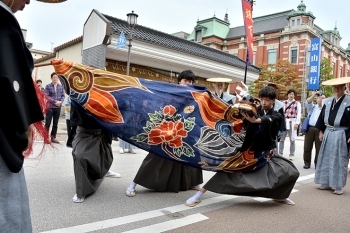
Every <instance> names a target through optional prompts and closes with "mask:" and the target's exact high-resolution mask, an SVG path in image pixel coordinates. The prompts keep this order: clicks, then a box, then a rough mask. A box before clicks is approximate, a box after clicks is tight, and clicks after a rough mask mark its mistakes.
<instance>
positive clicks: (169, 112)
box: [163, 105, 176, 116]
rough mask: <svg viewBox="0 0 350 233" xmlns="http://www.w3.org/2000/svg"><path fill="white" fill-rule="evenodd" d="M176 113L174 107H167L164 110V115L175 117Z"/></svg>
mask: <svg viewBox="0 0 350 233" xmlns="http://www.w3.org/2000/svg"><path fill="white" fill-rule="evenodd" d="M175 112H176V108H175V107H174V106H172V105H167V106H165V107H164V108H163V113H164V115H168V116H173V115H174V114H175Z"/></svg>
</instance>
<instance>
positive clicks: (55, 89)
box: [45, 73, 64, 143]
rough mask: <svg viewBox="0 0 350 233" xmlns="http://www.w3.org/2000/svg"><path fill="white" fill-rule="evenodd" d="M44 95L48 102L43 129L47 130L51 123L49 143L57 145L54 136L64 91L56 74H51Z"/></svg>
mask: <svg viewBox="0 0 350 233" xmlns="http://www.w3.org/2000/svg"><path fill="white" fill-rule="evenodd" d="M45 93H46V95H47V96H48V97H49V100H50V103H49V104H50V107H49V111H47V113H46V118H45V127H46V129H47V130H49V129H50V125H51V121H52V129H51V141H52V142H53V143H59V142H58V140H57V139H56V134H57V125H58V119H59V117H60V113H61V106H62V103H63V101H64V91H63V87H62V85H61V84H59V83H58V75H57V74H56V73H52V74H51V83H50V84H47V85H46V87H45Z"/></svg>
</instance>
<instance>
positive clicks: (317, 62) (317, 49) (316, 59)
mask: <svg viewBox="0 0 350 233" xmlns="http://www.w3.org/2000/svg"><path fill="white" fill-rule="evenodd" d="M321 48H322V39H321V38H318V37H316V38H312V39H311V48H310V75H309V85H308V89H309V90H318V88H319V85H320V66H321V50H322V49H321Z"/></svg>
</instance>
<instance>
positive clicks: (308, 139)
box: [303, 91, 326, 169]
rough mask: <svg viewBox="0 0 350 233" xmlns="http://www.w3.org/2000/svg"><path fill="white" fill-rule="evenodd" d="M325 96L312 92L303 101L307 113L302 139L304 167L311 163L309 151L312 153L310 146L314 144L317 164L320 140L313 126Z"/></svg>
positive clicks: (307, 167)
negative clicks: (307, 127)
mask: <svg viewBox="0 0 350 233" xmlns="http://www.w3.org/2000/svg"><path fill="white" fill-rule="evenodd" d="M315 97H317V99H316V102H317V103H316V104H314V103H313V102H312V101H313V100H314V98H315ZM325 98H326V96H325V95H324V94H322V93H321V92H319V91H317V92H314V93H313V94H312V95H311V96H310V97H309V98H307V99H306V101H305V107H306V109H307V112H308V113H309V114H308V115H309V129H308V130H307V131H306V133H305V140H304V156H303V157H304V168H305V169H309V168H310V164H311V153H312V147H313V146H314V144H315V150H316V154H315V159H314V164H315V167H316V164H317V158H318V153H319V151H320V147H321V141H320V139H319V137H318V134H319V130H318V129H317V128H316V127H315V125H316V122H317V119H318V117H319V115H320V113H321V110H322V100H323V99H325Z"/></svg>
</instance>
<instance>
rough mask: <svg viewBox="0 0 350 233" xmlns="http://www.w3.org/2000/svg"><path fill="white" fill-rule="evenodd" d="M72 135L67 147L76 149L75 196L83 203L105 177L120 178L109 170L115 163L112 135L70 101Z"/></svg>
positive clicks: (74, 155)
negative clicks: (70, 146)
mask: <svg viewBox="0 0 350 233" xmlns="http://www.w3.org/2000/svg"><path fill="white" fill-rule="evenodd" d="M70 114H71V116H70V121H71V122H70V123H71V127H72V129H71V132H70V135H69V138H68V142H67V145H68V146H69V145H70V144H71V145H72V147H73V150H72V155H73V161H74V176H75V187H76V194H75V195H74V197H73V202H75V203H81V202H83V201H84V200H85V198H86V196H88V195H91V194H92V193H94V192H96V190H97V189H98V187H99V186H100V184H101V183H102V181H103V178H104V177H105V176H109V177H120V174H119V173H114V172H111V171H109V169H110V167H111V165H112V162H113V153H112V148H111V143H112V135H111V134H110V133H109V132H107V131H106V130H104V129H101V127H100V126H99V125H98V124H97V123H96V121H95V120H94V119H93V117H92V116H90V115H89V114H88V113H86V112H85V111H84V110H83V109H81V107H80V106H79V105H78V104H76V103H75V101H74V100H71V110H70Z"/></svg>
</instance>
